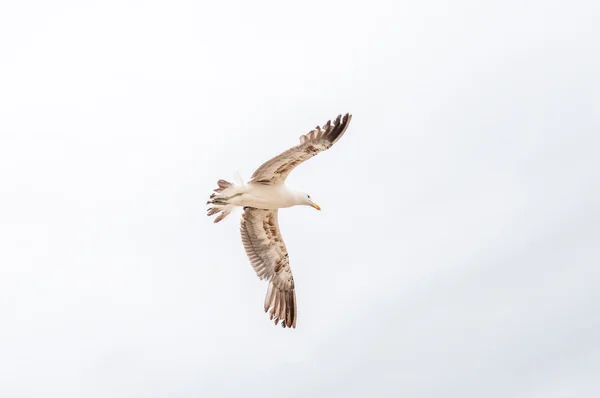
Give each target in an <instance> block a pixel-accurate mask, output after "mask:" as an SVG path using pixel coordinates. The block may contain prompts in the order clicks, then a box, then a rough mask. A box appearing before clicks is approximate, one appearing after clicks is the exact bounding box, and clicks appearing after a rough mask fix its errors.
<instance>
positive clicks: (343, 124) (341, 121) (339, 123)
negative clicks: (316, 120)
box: [326, 113, 352, 145]
mask: <svg viewBox="0 0 600 398" xmlns="http://www.w3.org/2000/svg"><path fill="white" fill-rule="evenodd" d="M350 120H352V115H351V114H350V113H346V114H345V115H343V117H342V115H341V114H340V115H338V117H337V118H335V121H334V122H333V126H332V128H331V129H330V130H329V131H328V132H327V135H326V138H327V140H328V141H329V142H331V145H333V144H335V143H336V141H337V140H339V139H340V138H341V137H342V135H344V133H345V132H346V129H347V128H348V125H349V124H350Z"/></svg>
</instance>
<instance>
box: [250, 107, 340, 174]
mask: <svg viewBox="0 0 600 398" xmlns="http://www.w3.org/2000/svg"><path fill="white" fill-rule="evenodd" d="M351 119H352V115H351V114H349V113H346V114H345V115H344V116H343V117H342V115H338V117H337V118H336V119H335V121H334V122H333V124H332V123H331V120H329V121H327V123H325V125H324V126H323V127H319V126H317V127H315V128H314V129H313V130H311V131H309V132H308V133H307V134H305V135H303V136H301V137H300V145H297V146H295V147H293V148H290V149H288V150H287V151H285V152H282V153H281V154H279V155H277V156H275V157H274V158H272V159H270V160H268V161H266V162H265V163H263V164H262V165H260V167H258V169H256V171H255V172H254V174H252V178H251V181H250V182H254V183H261V184H269V185H274V184H283V183H284V182H285V179H286V178H287V176H288V175H289V174H290V173H291V171H292V170H293V169H294V168H296V166H298V165H299V164H301V163H303V162H305V161H307V160H308V159H310V158H312V157H313V156H315V155H317V154H318V153H320V152H323V151H326V150H327V149H329V148H331V146H332V145H333V144H335V143H336V142H337V141H338V140H339V139H340V138H341V137H342V135H344V133H345V132H346V129H347V128H348V125H349V123H350V120H351Z"/></svg>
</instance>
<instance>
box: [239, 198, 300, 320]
mask: <svg viewBox="0 0 600 398" xmlns="http://www.w3.org/2000/svg"><path fill="white" fill-rule="evenodd" d="M240 230H241V234H242V243H243V244H244V249H245V250H246V254H247V255H248V258H249V259H250V263H251V264H252V267H253V268H254V271H255V272H256V274H257V275H258V277H259V278H260V279H261V280H262V279H267V280H268V281H269V287H268V290H267V294H266V296H265V312H267V311H268V310H269V309H271V313H270V316H271V319H273V320H274V321H275V324H276V325H277V323H278V322H279V321H282V324H281V326H283V327H284V328H285V327H293V328H295V327H296V292H295V290H294V277H293V275H292V270H291V268H290V261H289V256H288V252H287V249H286V247H285V243H284V242H283V238H282V237H281V234H280V233H279V223H278V220H277V210H263V209H255V208H247V209H245V210H244V214H243V215H242V223H241V227H240Z"/></svg>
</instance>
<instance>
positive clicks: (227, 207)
mask: <svg viewBox="0 0 600 398" xmlns="http://www.w3.org/2000/svg"><path fill="white" fill-rule="evenodd" d="M217 184H219V187H218V188H216V189H215V192H216V193H213V194H211V195H210V199H209V200H208V202H206V204H207V205H212V206H210V207H209V208H208V210H207V213H206V215H207V216H209V217H210V216H213V215H215V214H219V213H221V214H219V215H218V216H217V218H215V221H214V222H215V223H218V222H219V221H222V220H224V219H225V218H226V217H227V216H228V215H230V214H231V212H232V211H233V210H234V209H235V208H236V205H232V204H229V203H227V199H228V197H229V196H230V193H232V191H234V190H235V185H234V184H232V183H230V182H228V181H225V180H219V181H218V182H217Z"/></svg>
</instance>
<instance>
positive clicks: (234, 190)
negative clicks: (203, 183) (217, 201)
mask: <svg viewBox="0 0 600 398" xmlns="http://www.w3.org/2000/svg"><path fill="white" fill-rule="evenodd" d="M222 195H223V196H225V197H228V198H230V199H229V200H227V203H228V204H231V205H235V206H240V207H254V208H257V209H269V210H274V209H282V208H286V207H292V206H297V205H301V204H303V202H302V199H303V198H304V194H303V193H302V192H299V191H294V190H292V189H290V188H288V187H287V186H286V185H285V184H278V185H265V184H260V183H254V182H250V183H248V184H244V185H233V184H232V185H231V187H230V188H227V189H225V190H224V191H223V192H222Z"/></svg>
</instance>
